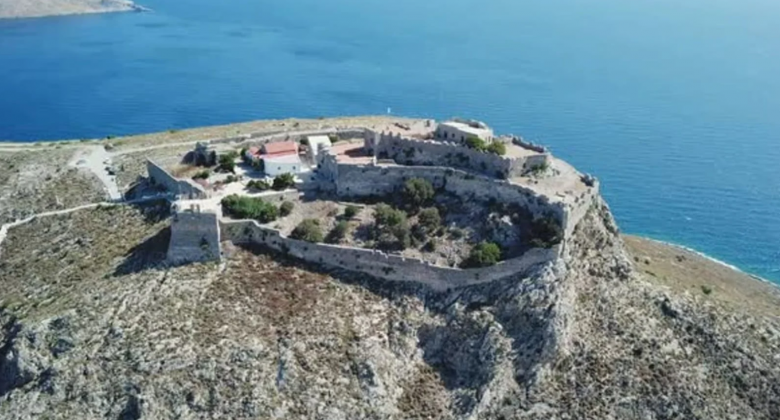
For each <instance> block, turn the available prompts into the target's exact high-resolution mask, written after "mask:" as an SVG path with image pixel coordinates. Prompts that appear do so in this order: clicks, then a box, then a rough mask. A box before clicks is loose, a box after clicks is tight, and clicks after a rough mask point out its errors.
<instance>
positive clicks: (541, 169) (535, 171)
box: [528, 160, 550, 176]
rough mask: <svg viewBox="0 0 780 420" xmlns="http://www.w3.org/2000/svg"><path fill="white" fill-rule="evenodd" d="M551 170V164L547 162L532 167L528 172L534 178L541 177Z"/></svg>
mask: <svg viewBox="0 0 780 420" xmlns="http://www.w3.org/2000/svg"><path fill="white" fill-rule="evenodd" d="M548 169H550V164H549V163H548V162H547V161H546V160H545V161H544V162H543V163H541V164H539V165H536V166H534V167H532V168H531V169H530V170H529V171H528V172H529V174H530V175H532V176H539V175H541V174H543V173H545V172H547V170H548Z"/></svg>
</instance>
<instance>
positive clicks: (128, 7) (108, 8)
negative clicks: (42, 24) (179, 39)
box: [0, 0, 138, 19]
mask: <svg viewBox="0 0 780 420" xmlns="http://www.w3.org/2000/svg"><path fill="white" fill-rule="evenodd" d="M132 10H138V7H137V6H136V5H135V4H134V3H133V2H132V1H130V0H0V19H2V18H25V17H41V16H57V15H73V14H82V13H107V12H127V11H132Z"/></svg>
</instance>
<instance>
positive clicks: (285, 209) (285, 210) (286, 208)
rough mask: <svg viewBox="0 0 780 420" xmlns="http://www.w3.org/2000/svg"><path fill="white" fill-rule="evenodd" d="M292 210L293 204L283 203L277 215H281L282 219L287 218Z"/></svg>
mask: <svg viewBox="0 0 780 420" xmlns="http://www.w3.org/2000/svg"><path fill="white" fill-rule="evenodd" d="M294 208H295V204H293V203H292V202H291V201H285V202H284V203H282V205H281V206H279V214H281V215H282V217H284V216H289V215H290V213H292V211H293V209H294Z"/></svg>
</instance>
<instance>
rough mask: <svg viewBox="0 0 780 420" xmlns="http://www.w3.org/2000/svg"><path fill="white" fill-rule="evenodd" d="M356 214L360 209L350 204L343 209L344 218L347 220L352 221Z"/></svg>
mask: <svg viewBox="0 0 780 420" xmlns="http://www.w3.org/2000/svg"><path fill="white" fill-rule="evenodd" d="M358 212H360V207H358V206H354V205H352V204H350V205H348V206H347V207H346V208H345V209H344V217H345V218H347V219H352V218H353V217H355V216H357V214H358Z"/></svg>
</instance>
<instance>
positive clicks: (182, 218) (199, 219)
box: [167, 208, 220, 264]
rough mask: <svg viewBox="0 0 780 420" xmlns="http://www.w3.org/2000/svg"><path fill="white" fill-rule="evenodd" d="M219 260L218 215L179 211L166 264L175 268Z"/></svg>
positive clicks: (175, 218)
mask: <svg viewBox="0 0 780 420" xmlns="http://www.w3.org/2000/svg"><path fill="white" fill-rule="evenodd" d="M219 259H220V230H219V223H218V214H217V213H214V212H200V211H199V210H198V209H197V208H196V209H182V210H178V211H176V213H174V215H173V221H172V222H171V240H170V242H169V244H168V254H167V260H168V262H169V263H172V264H182V263H187V262H196V261H214V260H217V261H218V260H219Z"/></svg>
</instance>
